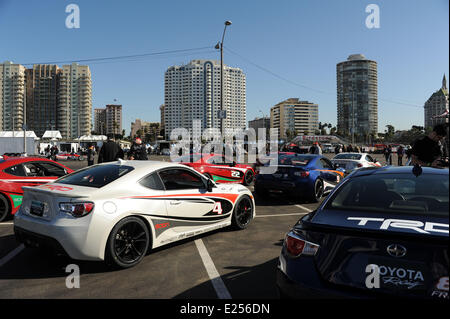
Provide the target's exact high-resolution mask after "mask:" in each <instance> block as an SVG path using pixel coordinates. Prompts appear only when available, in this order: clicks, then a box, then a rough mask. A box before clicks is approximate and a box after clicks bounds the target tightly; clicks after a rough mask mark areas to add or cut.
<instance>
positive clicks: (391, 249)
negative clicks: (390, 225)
mask: <svg viewBox="0 0 450 319" xmlns="http://www.w3.org/2000/svg"><path fill="white" fill-rule="evenodd" d="M386 250H387V253H388V254H389V255H391V256H392V257H403V256H405V255H406V248H405V247H404V246H402V245H398V244H392V245H389V246H388V247H387V249H386Z"/></svg>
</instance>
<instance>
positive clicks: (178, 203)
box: [170, 200, 181, 205]
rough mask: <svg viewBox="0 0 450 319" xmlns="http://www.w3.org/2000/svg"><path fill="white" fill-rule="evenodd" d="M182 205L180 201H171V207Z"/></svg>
mask: <svg viewBox="0 0 450 319" xmlns="http://www.w3.org/2000/svg"><path fill="white" fill-rule="evenodd" d="M180 204H181V201H179V200H171V201H170V205H180Z"/></svg>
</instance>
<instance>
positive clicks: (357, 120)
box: [336, 54, 378, 138]
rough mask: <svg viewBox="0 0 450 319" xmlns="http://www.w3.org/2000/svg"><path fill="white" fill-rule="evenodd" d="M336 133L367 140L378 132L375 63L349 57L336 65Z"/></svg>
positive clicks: (363, 57) (358, 56) (356, 56)
mask: <svg viewBox="0 0 450 319" xmlns="http://www.w3.org/2000/svg"><path fill="white" fill-rule="evenodd" d="M336 79H337V130H338V133H340V134H343V135H348V136H350V135H352V132H354V136H355V138H356V137H357V136H360V137H364V138H367V137H368V135H369V134H377V133H378V79H377V62H375V61H372V60H368V59H366V57H365V56H364V55H362V54H352V55H350V56H349V57H348V59H347V61H344V62H340V63H338V64H337V66H336Z"/></svg>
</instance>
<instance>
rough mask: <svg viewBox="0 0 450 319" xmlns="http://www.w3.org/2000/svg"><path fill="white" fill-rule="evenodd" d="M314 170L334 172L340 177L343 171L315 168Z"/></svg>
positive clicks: (342, 175)
mask: <svg viewBox="0 0 450 319" xmlns="http://www.w3.org/2000/svg"><path fill="white" fill-rule="evenodd" d="M316 171H320V172H330V173H335V174H338V175H340V176H341V177H344V173H343V172H339V171H335V170H331V169H316Z"/></svg>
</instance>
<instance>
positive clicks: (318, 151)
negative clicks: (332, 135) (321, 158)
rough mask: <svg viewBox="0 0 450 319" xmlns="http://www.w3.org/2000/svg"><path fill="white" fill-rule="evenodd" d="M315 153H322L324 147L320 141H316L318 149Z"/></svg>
mask: <svg viewBox="0 0 450 319" xmlns="http://www.w3.org/2000/svg"><path fill="white" fill-rule="evenodd" d="M314 154H318V155H322V147H321V145H320V143H319V142H316V149H315V152H314Z"/></svg>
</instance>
